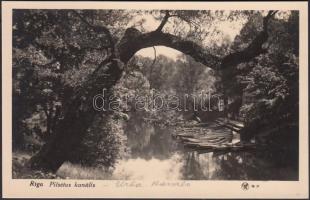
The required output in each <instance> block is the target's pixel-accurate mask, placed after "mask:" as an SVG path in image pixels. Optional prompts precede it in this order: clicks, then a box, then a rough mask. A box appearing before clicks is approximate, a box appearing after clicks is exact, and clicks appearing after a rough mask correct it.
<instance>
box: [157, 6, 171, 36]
mask: <svg viewBox="0 0 310 200" xmlns="http://www.w3.org/2000/svg"><path fill="white" fill-rule="evenodd" d="M169 17H170V14H169V11H168V10H166V14H165V16H164V18H163V20H162V21H161V23H160V25H159V26H158V28H157V29H156V30H155V32H161V31H162V29H163V28H164V26H165V24H166V23H167V22H168V19H169Z"/></svg>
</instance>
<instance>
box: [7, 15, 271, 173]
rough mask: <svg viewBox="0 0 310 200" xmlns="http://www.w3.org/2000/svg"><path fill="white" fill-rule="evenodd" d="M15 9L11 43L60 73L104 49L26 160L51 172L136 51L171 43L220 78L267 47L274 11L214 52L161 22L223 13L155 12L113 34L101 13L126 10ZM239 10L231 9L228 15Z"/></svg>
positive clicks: (65, 157)
mask: <svg viewBox="0 0 310 200" xmlns="http://www.w3.org/2000/svg"><path fill="white" fill-rule="evenodd" d="M18 12H19V14H16V15H15V16H16V18H14V21H15V22H16V28H17V29H16V31H15V32H14V42H13V45H15V46H16V47H17V48H28V47H29V46H35V48H37V49H39V50H41V51H42V52H43V53H44V54H45V57H46V58H48V60H49V62H47V63H45V64H44V65H47V64H48V65H51V64H54V63H57V62H59V63H60V66H59V70H60V72H61V73H64V70H66V69H67V68H68V70H70V69H74V68H75V67H77V68H79V67H82V66H83V64H85V62H87V61H88V62H91V59H85V57H87V55H89V53H90V52H95V53H100V52H101V53H102V52H104V53H103V54H104V55H103V56H97V58H100V59H99V60H97V61H95V62H94V64H93V67H92V69H89V70H85V71H86V73H85V74H83V75H84V76H82V77H84V81H79V82H78V83H77V85H76V86H75V87H73V88H72V89H70V90H71V92H70V93H67V94H65V95H68V94H70V97H66V98H65V99H66V101H65V103H64V104H63V108H64V110H63V116H62V118H61V119H60V120H59V122H58V123H57V125H56V127H55V131H54V133H53V135H52V136H51V138H50V139H49V141H48V142H47V143H46V144H45V145H44V146H43V147H42V149H41V150H40V152H39V153H38V154H36V155H35V156H33V157H32V158H31V160H30V165H31V167H32V168H35V169H42V170H50V171H56V170H57V169H58V168H59V167H60V166H61V164H62V163H63V162H64V161H66V160H68V159H69V155H70V152H72V151H75V150H76V149H77V148H78V147H79V144H80V143H81V141H82V139H83V137H84V135H85V132H86V130H87V129H88V128H89V127H90V126H91V124H92V121H93V120H94V118H95V116H96V115H98V113H97V112H96V111H95V110H94V109H92V105H90V104H89V102H92V97H93V96H94V95H96V94H98V93H101V91H102V89H103V88H106V89H107V91H108V94H111V93H113V89H112V88H113V86H114V85H115V84H116V82H117V81H118V80H119V79H120V77H121V75H122V72H123V70H124V66H125V64H126V63H128V61H129V60H130V59H131V58H132V57H133V55H134V54H135V53H136V52H137V51H139V50H140V49H142V48H146V47H151V46H156V45H163V46H167V47H171V48H174V49H176V50H179V51H181V52H183V53H184V54H186V55H189V56H191V57H192V58H193V59H195V60H196V61H197V62H200V63H202V64H204V65H206V66H208V67H210V68H213V69H215V70H220V71H221V75H222V79H223V80H225V79H226V78H227V77H229V76H230V73H228V70H229V69H234V68H235V66H236V65H237V64H239V63H242V62H247V61H249V60H251V59H252V58H254V57H256V56H258V55H260V54H262V53H265V52H266V50H265V49H264V48H263V44H264V43H265V42H266V41H267V39H268V24H269V21H270V19H271V18H272V17H273V16H274V15H275V13H276V11H270V12H268V14H267V15H266V16H265V17H264V19H263V28H262V30H261V31H260V32H259V33H258V34H257V36H256V37H255V38H254V39H253V40H252V42H251V43H250V44H249V45H248V46H247V47H245V48H243V49H242V50H240V51H236V52H231V53H229V54H228V55H225V56H222V57H219V56H216V55H213V54H212V53H211V52H210V51H209V50H208V49H207V48H205V47H204V46H203V45H202V44H201V42H199V41H197V38H198V37H197V36H195V34H194V33H195V31H192V29H190V31H189V34H188V35H186V36H184V34H183V33H182V31H176V34H172V33H168V32H166V31H164V27H165V25H166V24H167V22H168V21H169V20H171V19H172V18H176V19H178V20H182V21H184V22H186V23H188V24H189V26H190V27H191V26H193V24H195V21H196V22H197V20H198V21H199V19H200V20H201V19H203V20H206V19H209V21H208V22H210V23H212V19H214V18H217V17H219V16H221V15H223V13H215V14H214V13H211V12H209V11H156V12H155V11H154V12H155V14H157V15H159V16H160V19H161V22H160V25H159V26H158V28H157V29H156V30H154V31H150V32H141V31H139V30H138V29H136V28H133V27H129V28H127V29H126V30H124V35H123V36H122V37H121V38H117V36H118V35H119V32H121V31H120V30H122V27H118V26H117V25H115V24H112V26H110V25H111V23H109V22H107V20H105V19H107V18H105V17H106V16H109V18H108V19H109V20H112V22H116V21H122V22H124V21H126V20H127V19H128V17H125V16H126V14H127V13H126V14H124V12H126V11H110V10H104V11H95V12H92V11H87V10H86V11H78V10H66V11H58V10H56V11H23V10H21V11H18ZM240 13H241V14H240ZM244 14H245V13H242V12H237V13H235V12H232V15H229V16H234V15H235V16H238V15H239V16H240V15H244ZM110 17H112V19H110ZM120 19H122V20H120ZM68 22H69V23H68ZM14 26H15V25H14ZM123 27H124V26H123ZM65 33H66V34H65ZM114 33H115V34H114ZM46 36H49V37H51V39H53V41H52V42H50V41H45V42H42V41H41V40H44V39H45V38H46ZM86 38H87V39H86ZM193 38H194V39H193ZM198 39H199V38H198ZM59 46H60V47H59ZM79 75H81V74H79ZM224 93H225V92H224Z"/></svg>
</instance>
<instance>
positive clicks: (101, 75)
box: [29, 60, 123, 172]
mask: <svg viewBox="0 0 310 200" xmlns="http://www.w3.org/2000/svg"><path fill="white" fill-rule="evenodd" d="M122 65H123V64H122V63H121V62H119V61H117V60H112V61H111V62H110V63H107V64H106V65H105V66H107V69H106V70H104V71H102V72H100V71H98V72H96V74H94V75H92V76H91V77H90V79H89V81H87V82H86V83H85V85H84V86H83V88H80V89H79V90H78V91H77V94H76V95H75V96H74V97H73V98H72V100H71V101H70V104H69V105H68V108H67V110H66V113H65V116H64V118H63V119H62V120H61V121H60V122H59V123H58V124H57V127H56V130H55V133H54V134H53V136H52V137H51V138H50V140H49V141H48V142H47V143H46V144H45V145H44V146H43V147H42V149H41V150H40V151H39V153H38V154H36V155H35V156H33V157H32V158H31V159H30V163H29V164H30V167H31V168H32V169H40V170H43V171H52V172H56V171H57V170H58V168H59V167H60V166H61V165H62V164H63V162H65V161H66V160H68V156H69V154H70V152H72V151H74V149H76V148H78V147H79V145H80V143H81V141H82V139H83V137H84V135H85V133H86V130H87V129H88V127H90V125H91V124H92V122H93V119H94V117H95V116H96V114H99V112H98V111H96V110H95V109H94V108H93V105H92V103H93V101H92V98H93V97H94V96H95V95H96V94H102V90H103V89H106V90H107V91H108V92H107V93H109V91H111V88H112V87H113V86H114V85H115V84H116V82H117V81H118V80H119V79H120V77H121V74H122Z"/></svg>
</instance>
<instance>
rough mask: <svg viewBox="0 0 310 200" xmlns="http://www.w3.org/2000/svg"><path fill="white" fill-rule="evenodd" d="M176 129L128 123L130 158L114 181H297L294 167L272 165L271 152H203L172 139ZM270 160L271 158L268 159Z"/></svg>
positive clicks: (121, 163)
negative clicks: (269, 153)
mask: <svg viewBox="0 0 310 200" xmlns="http://www.w3.org/2000/svg"><path fill="white" fill-rule="evenodd" d="M173 131H174V128H173V127H170V128H169V127H161V126H158V125H154V124H148V123H143V122H139V123H135V122H133V123H128V125H127V126H126V129H125V134H126V135H127V137H128V144H127V145H128V147H129V149H130V155H129V157H127V158H124V159H122V160H119V161H118V163H117V165H116V167H115V170H114V171H113V174H112V179H125V180H297V179H298V173H297V170H296V169H293V168H291V167H289V166H288V167H282V166H279V165H277V164H276V163H274V162H272V158H270V155H268V152H253V151H252V152H246V151H241V152H226V153H218V152H217V153H216V152H210V153H202V152H199V151H195V150H193V149H187V148H185V147H184V146H183V144H182V143H180V141H177V140H176V139H174V138H173V137H172V133H173ZM266 157H268V159H267V158H266Z"/></svg>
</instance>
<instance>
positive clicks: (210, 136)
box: [5, 6, 307, 191]
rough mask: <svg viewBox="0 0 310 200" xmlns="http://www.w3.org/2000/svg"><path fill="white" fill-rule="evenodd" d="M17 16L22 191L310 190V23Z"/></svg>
mask: <svg viewBox="0 0 310 200" xmlns="http://www.w3.org/2000/svg"><path fill="white" fill-rule="evenodd" d="M206 7H207V6H206ZM253 8H255V7H253ZM11 15H12V22H11V27H10V28H11V33H12V57H11V64H12V65H11V66H5V67H7V69H8V70H10V71H11V77H10V78H11V83H12V85H11V88H10V91H11V112H12V113H11V130H12V132H11V133H10V134H11V138H12V140H11V141H10V145H11V147H12V157H11V175H10V176H11V178H12V179H13V180H19V179H22V180H29V181H28V182H29V183H30V186H32V185H34V186H36V187H38V182H39V181H40V180H41V179H51V181H50V182H49V183H48V185H47V187H51V188H59V187H62V188H64V187H73V186H75V187H93V186H94V184H93V182H89V181H90V180H94V181H95V180H109V181H110V180H113V181H119V180H125V181H145V180H151V181H154V182H152V184H155V185H156V184H157V185H165V184H167V185H168V186H169V184H170V185H173V184H176V185H178V184H189V183H187V182H186V181H197V180H199V181H219V180H221V181H241V182H240V184H239V185H238V188H240V191H242V190H244V191H245V190H255V189H257V190H258V189H259V187H262V186H260V185H259V184H255V183H253V182H251V181H290V182H291V181H292V182H294V181H299V180H300V155H301V152H300V137H301V136H300V120H301V119H300V92H301V90H300V75H301V74H300V11H299V10H297V9H296V10H291V9H269V8H268V7H266V8H265V9H210V10H209V9H187V8H184V9H174V8H173V6H170V7H167V8H166V9H152V7H148V8H147V9H142V8H141V9H140V8H139V6H136V9H132V8H128V9H115V8H113V9H108V8H104V7H94V8H93V9H88V8H85V9H82V8H73V7H72V9H69V8H66V9H59V8H53V9H50V8H42V9H40V8H33V9H28V8H27V9H22V8H17V9H12V14H11ZM306 67H307V66H306ZM302 155H306V156H307V154H302ZM53 180H56V181H53ZM61 180H66V181H70V180H81V181H82V180H88V182H85V181H84V182H81V183H79V182H75V183H74V181H73V182H72V183H73V185H72V183H71V186H66V184H67V183H63V182H61ZM165 181H168V182H165ZM169 181H176V182H174V183H171V182H170V183H169ZM184 181H185V182H184ZM118 183H119V184H125V185H126V184H128V182H118ZM131 183H132V182H131ZM137 183H139V182H137ZM241 183H242V184H241ZM79 184H80V185H79ZM28 185H29V184H28ZM69 185H70V184H69ZM39 186H40V184H39ZM42 186H43V184H42ZM44 186H45V185H44ZM179 190H182V188H180V189H179Z"/></svg>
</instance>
